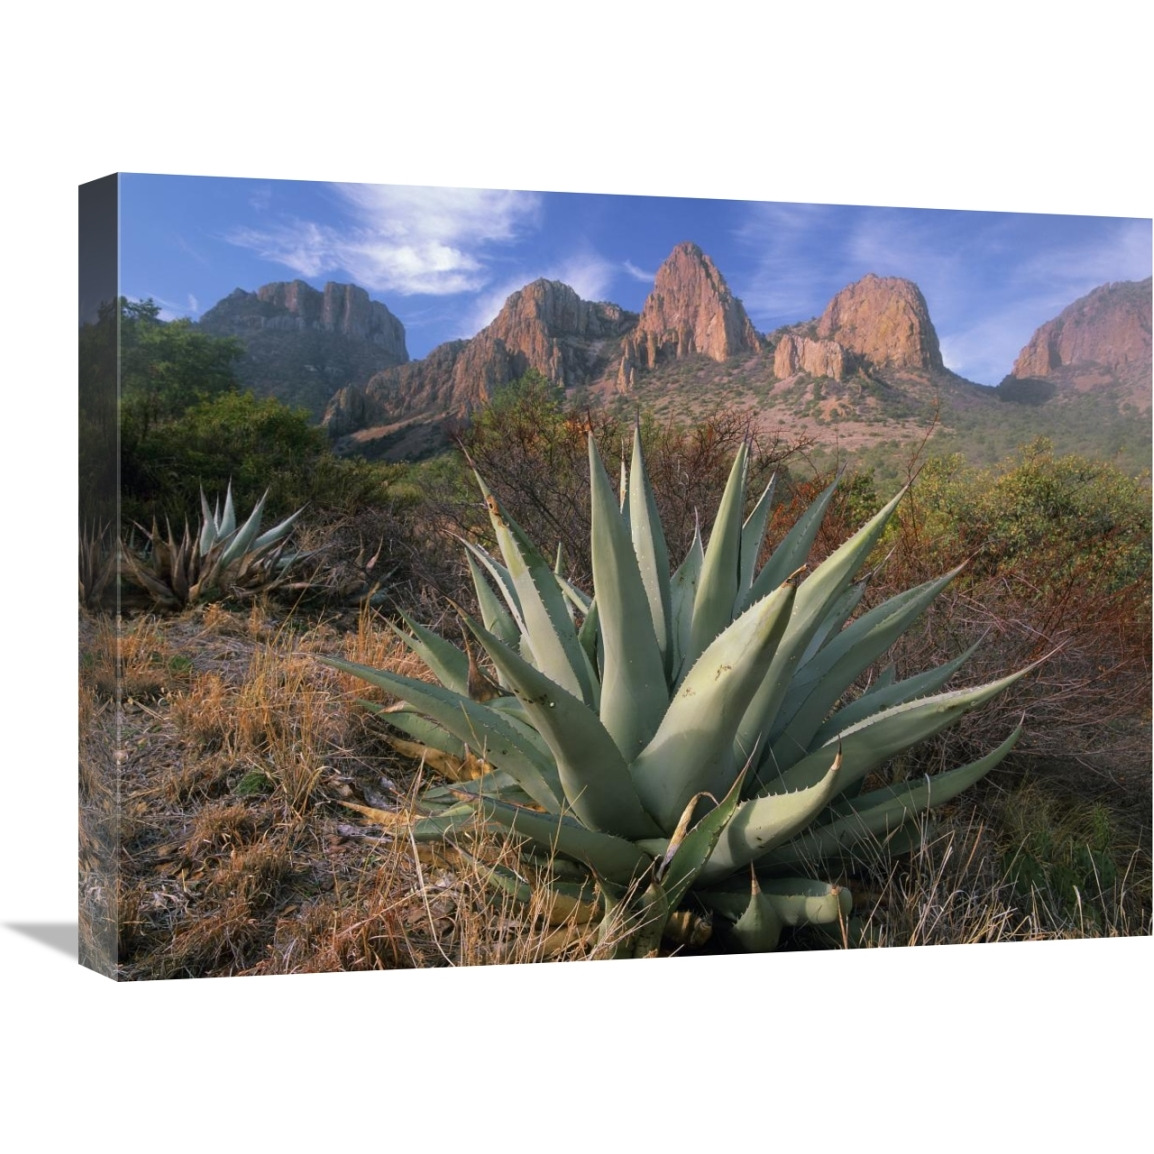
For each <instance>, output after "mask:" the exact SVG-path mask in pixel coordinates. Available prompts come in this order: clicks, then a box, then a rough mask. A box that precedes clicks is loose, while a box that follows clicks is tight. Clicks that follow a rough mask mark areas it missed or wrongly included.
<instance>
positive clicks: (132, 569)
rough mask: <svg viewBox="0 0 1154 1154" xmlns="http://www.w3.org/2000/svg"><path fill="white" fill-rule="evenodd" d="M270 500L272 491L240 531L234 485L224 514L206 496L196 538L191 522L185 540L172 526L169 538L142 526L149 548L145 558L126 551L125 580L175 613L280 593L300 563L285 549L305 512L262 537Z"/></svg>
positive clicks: (167, 531) (202, 499) (167, 532)
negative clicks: (218, 600) (216, 601)
mask: <svg viewBox="0 0 1154 1154" xmlns="http://www.w3.org/2000/svg"><path fill="white" fill-rule="evenodd" d="M267 498H268V492H267V491H266V492H265V494H264V496H263V497H261V499H260V500H259V501H258V502H257V503H256V505H255V506H254V508H253V510H252V512H251V513H250V514H249V515H248V518H247V519H246V520H245V521H244V522H243V524H240V525H238V524H237V517H236V509H235V507H234V505H233V500H232V486H231V485H229V487H228V492H227V494H226V495H225V499H224V507H223V509H222V508H221V504H220V501H219V499H218V500H217V501H216V503H215V505H214V506H213V508H211V509H210V508H209V505H208V500H207V499H206V497H205V495H204V492H203V490H202V491H201V494H200V507H201V519H200V529H199V531H198V532H197V534H196V536H195V537H194V536H193V535H192V534H191V533H190V532H189V528H188V522H187V521H185V523H184V533H183V534H182V536H181V537H180V539H179V540H178V539H177V538H176V536H175V535H174V533H173V531H172V527H171V525H169V524H168V523H167V522H166V524H165V533H164V534H161V532H160V530H159V529H158V528H157V524H156V521H155V520H154V521H153V523H152V530H151V532H150V531H148V530H146V529H143V528H142V527H140V526H138V528H140V529H141V532H143V533H144V535H145V538H146V540H147V546H146V548H145V549H144V550H143V551H142V552H137V551H136V550H133V549H126V550H124V553H123V559H124V569H125V575H126V576H128V577H130V578H131V579H132V580H134V581H135V582H136V583H137V584H138V585H140V587H141V588H142V589H144V590H145V591H146V592H147V593H148V594H149V595H150V596H151V597H152V599H153V600H154V601H155V602H156V603H157V604H158V605H160V606H163V607H164V608H169V609H183V608H185V607H186V606H188V605H194V604H196V603H197V602H198V601H205V600H208V599H209V598H210V597H220V596H225V595H227V596H232V597H243V596H253V595H256V594H259V593H264V592H268V591H270V590H272V589H274V588H276V587H277V586H278V585H280V584H282V583H283V582H284V581H285V580H286V576H287V573H288V569H289V566H290V565H291V563H292V562H293V560H294V558H293V557H290V556H286V554H285V549H286V547H287V544H288V533H289V530H290V529H291V528H292V526H293V524H294V522H295V521H296V519H297V518H298V517H299V516H300V515H301V513H302V512H303V510H302V509H298V510H297V511H296V512H295V513H293V514H292V516H291V517H286V518H285V519H284V520H283V521H281V522H280V523H279V524H278V525H274V526H273V528H271V529H269V530H267V531H266V532H264V533H261V531H260V525H261V516H262V514H263V512H264V505H265V501H266V500H267Z"/></svg>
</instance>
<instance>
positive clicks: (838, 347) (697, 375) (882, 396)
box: [202, 241, 1150, 459]
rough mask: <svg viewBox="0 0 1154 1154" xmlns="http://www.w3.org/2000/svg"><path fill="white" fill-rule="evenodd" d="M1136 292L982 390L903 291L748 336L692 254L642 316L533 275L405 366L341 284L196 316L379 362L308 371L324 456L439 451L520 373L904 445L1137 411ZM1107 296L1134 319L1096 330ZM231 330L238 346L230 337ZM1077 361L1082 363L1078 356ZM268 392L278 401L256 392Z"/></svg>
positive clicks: (1036, 344) (604, 394)
mask: <svg viewBox="0 0 1154 1154" xmlns="http://www.w3.org/2000/svg"><path fill="white" fill-rule="evenodd" d="M1149 286H1150V281H1149V279H1148V280H1147V281H1145V282H1138V283H1136V282H1120V283H1119V284H1117V285H1112V286H1111V285H1107V286H1101V287H1100V288H1099V289H1095V290H1094V291H1093V292H1092V293H1090V294H1087V296H1086V297H1085V298H1080V299H1079V301H1076V302H1074V304H1073V305H1071V306H1069V307H1068V308H1067V309H1066V310H1064V312H1063V313H1062V314H1061V315H1060V316H1059V317H1056V318H1054V320H1052V321H1050V322H1047V324H1046V325H1043V326H1041V327H1040V328H1039V330H1038V331H1037V332H1036V333H1035V334H1034V337H1033V338H1031V342H1030V343H1029V344H1027V346H1026V347H1025V348H1024V349H1023V351H1022V353H1021V354H1020V356H1019V358H1018V361H1017V362H1016V363H1015V369H1014V372H1012V373H1011V374H1010V375H1009V376H1007V377H1006V378H1005V380H1004V381H1003V382H1002V384H1001V385H1000V386H999V387H998V388H995V389H991V388H987V387H985V386H981V385H977V384H975V383H974V382H971V381H966V380H965V379H964V378H961V377H959V376H957V374H955V373H953V372H951V371H950V370H949V369H947V368H946V367H945V365H944V363H943V360H942V356H941V347H940V342H939V339H938V336H937V332H936V330H935V329H934V326H933V322H932V320H931V318H930V314H929V308H928V305H927V303H926V301H925V298H924V296H923V295H922V293H921V290H920V289H919V287H918V286H917V285H916V284H915V283H914V282H913V281H910V280H907V279H905V278H901V277H882V276H877V275H875V274H874V273H868V274H866V275H865V276H864V277H862V278H861V279H860V280H858V281H855V282H853V283H852V284H850V285H847V286H846V287H845V288H843V289H841V290H840V291H839V292H838V293H836V294H835V295H834V296H833V297H832V298H831V300H830V301H829V303H828V304H827V306H826V308H825V309H824V310H823V312H822V313H821V314H820V316H818V317H815V318H813V319H812V320H810V321H805V322H799V323H796V324H792V325H787V326H784V327H783V328H781V329H778V330H775V331H773V332H770V333H767V334H761V333H758V332H757V331H756V329H755V327H754V326H753V324H752V322H751V321H750V319H749V316H748V314H747V313H746V312H745V308H744V306H743V304H742V302H741V301H740V300H739V299H738V298H737V297H735V296H734V295H733V293H732V292H731V291H730V289H729V286H728V284H727V283H726V281H725V278H724V276H723V275H722V273H721V272H720V270H719V269H718V268H717V267H716V265H715V264H714V263H713V261H712V259H711V258H710V257H709V256H708V255H707V254H706V253H704V252H703V251H702V249H701V248H700V247H699V246H698V245H696V244H695V243H693V242H692V241H684V242H682V243H680V244H678V245H677V246H675V248H674V249H673V251H672V252H671V253H670V256H669V257H668V258H667V259H666V260H665V261H664V262H663V263H662V265H661V266H660V267H659V269H658V271H657V274H656V276H655V279H654V286H653V289H652V291H651V292H650V293H649V294H648V296H647V297H646V300H645V303H644V306H643V308H642V311H641V312H640V313H634V312H630V311H628V310H626V309H623V308H621V307H620V306H618V305H615V304H612V303H610V302H591V301H586V300H583V299H582V298H581V297H580V296H579V295H578V294H577V293H576V291H575V290H574V289H572V288H571V287H570V286H568V285H566V284H564V283H563V282H561V281H554V280H547V279H544V278H541V279H538V280H536V281H533V282H531V283H530V284H528V285H525V286H524V287H523V288H521V289H518V290H517V291H516V292H514V293H512V294H510V296H509V297H508V298H507V299H506V301H505V303H504V305H503V306H502V308H501V310H500V311H499V312H498V314H497V316H496V317H495V318H494V319H493V320H492V321H491V322H490V323H489V324H488V325H486V326H485V327H484V328H483V329H482V330H481V331H480V332H478V333H477V334H476V335H475V336H473V337H472V338H469V339H466V340H457V341H450V342H446V343H444V344H442V345H439V346H437V347H436V348H434V349H433V350H432V351H431V352H430V353H429V354H428V355H427V356H426V357H423V358H421V359H418V360H409V359H408V355H407V351H406V350H405V346H404V326H403V325H402V324H401V322H400V321H399V320H397V318H395V317H393V316H392V314H391V313H389V312H388V309H387V308H386V307H385V306H384V305H382V304H380V303H379V302H370V301H369V299H368V296H367V294H366V293H365V292H364V290H363V289H360V288H358V287H357V286H341V285H334V284H331V283H330V284H329V285H328V286H326V290H325V292H324V293H321V292H319V290H315V289H312V288H310V287H309V286H308V285H307V284H305V283H304V282H301V281H296V282H287V283H286V282H275V283H274V284H271V285H266V286H262V288H261V289H259V290H257V292H256V293H245V292H244V291H243V290H239V289H238V290H237V291H236V292H235V293H233V294H231V295H230V296H229V297H228V298H225V301H223V302H221V303H220V304H218V305H217V306H215V307H214V309H212V310H210V311H209V313H207V314H205V319H207V320H208V321H209V322H210V325H208V326H205V327H210V329H211V325H212V323H213V322H214V320H215V321H217V327H218V328H221V327H228V326H227V325H225V326H222V325H220V323H219V316H220V313H221V312H223V313H224V314H225V318H226V320H227V321H228V322H229V325H231V329H230V331H229V334H228V335H240V336H241V338H242V340H248V339H251V338H252V336H253V334H256V335H257V336H262V337H264V338H265V340H266V342H267V341H268V339H269V338H270V334H271V335H272V337H273V339H274V341H275V339H276V337H277V335H278V334H279V335H282V336H283V335H284V334H288V335H289V336H292V334H294V333H295V334H297V335H301V334H304V335H305V336H306V337H307V336H311V338H312V339H314V340H315V339H317V338H324V339H327V340H331V341H340V340H344V341H346V342H347V341H349V340H355V341H359V342H361V346H362V347H374V348H376V349H378V350H380V352H379V354H378V355H384V356H386V357H388V358H391V363H387V364H385V365H383V366H381V367H379V368H376V369H375V370H374V371H371V372H369V371H367V369H368V368H371V367H372V366H367V365H366V364H365V362H364V361H363V360H362V361H360V362H359V365H358V366H356V367H359V369H360V374H359V376H358V375H357V374H356V373H354V372H352V371H351V369H352V368H353V367H354V366H351V365H350V364H349V362H348V360H347V358H346V360H345V361H343V362H342V361H340V358H339V357H337V356H335V354H330V357H329V362H327V363H326V364H325V365H324V366H323V367H322V370H321V371H319V372H318V370H317V366H316V365H315V364H314V365H312V366H311V374H312V378H313V380H314V382H315V383H316V384H317V385H319V386H321V387H319V388H315V389H314V390H313V392H312V394H311V395H312V398H313V400H312V404H311V406H310V412H311V413H312V414H313V416H314V417H315V418H320V420H321V422H322V423H323V424H324V425H325V426H326V427H327V429H328V431H329V433H330V436H331V437H332V438H333V440H334V444H335V447H336V448H337V450H338V451H339V452H347V453H358V454H363V455H366V456H384V457H387V458H390V459H403V458H405V457H408V456H414V455H418V456H419V455H422V454H424V453H427V452H430V451H434V450H435V449H436V448H438V447H439V446H441V445H443V444H444V443H445V434H444V430H443V426H444V424H445V422H446V421H448V420H450V419H459V418H461V417H463V416H467V414H468V413H469V412H471V411H473V410H474V409H476V408H477V407H478V406H480V405H483V404H485V403H486V402H487V401H488V400H489V399H490V398H491V397H492V395H493V393H494V392H495V391H496V390H498V389H500V388H501V387H503V386H504V385H506V384H508V383H509V382H511V381H513V380H516V379H518V378H519V377H521V376H523V375H524V374H525V373H526V372H527V371H529V370H531V369H532V370H536V371H537V372H540V373H541V374H542V375H543V376H544V377H545V378H546V379H547V380H549V381H551V382H552V383H554V384H555V385H557V386H558V387H560V388H562V389H564V390H566V391H567V392H568V393H569V394H570V395H573V394H574V393H575V392H577V391H582V393H583V394H585V395H587V396H588V398H589V400H590V401H591V402H595V403H604V404H638V403H642V402H644V403H646V404H649V405H651V406H652V407H654V408H655V409H657V410H659V411H664V412H667V413H669V414H670V415H673V414H677V415H680V416H683V417H700V416H702V415H707V414H708V412H709V411H711V410H714V411H715V410H716V407H717V406H718V405H721V404H725V405H730V406H732V405H737V406H738V407H744V408H745V409H747V410H748V411H749V412H750V413H751V415H752V416H754V417H755V418H756V419H757V420H759V421H760V422H761V423H763V424H770V423H772V422H773V421H774V420H779V419H783V418H785V419H788V420H789V422H790V423H791V425H793V426H795V427H797V428H799V429H800V430H802V431H805V432H809V433H813V434H815V435H818V436H826V435H828V434H830V432H831V430H832V431H833V433H834V435H835V436H836V438H837V439H838V441H839V443H843V444H847V445H852V444H854V443H859V444H865V445H868V444H872V443H876V442H879V441H882V440H885V439H887V438H888V439H893V438H895V437H896V438H897V439H898V440H902V439H911V438H913V437H915V436H917V435H920V433H923V434H924V430H925V428H926V425H927V422H932V421H942V420H945V421H946V422H947V423H948V421H949V420H950V419H951V414H956V413H958V412H961V411H967V410H974V411H977V410H985V411H987V412H988V413H989V414H990V415H991V419H992V420H994V419H996V416H995V415H994V414H995V409H996V406H997V405H999V404H1004V403H1012V404H1014V405H1015V406H1016V407H1017V408H1020V407H1021V405H1022V404H1025V405H1027V406H1035V407H1036V406H1038V405H1043V404H1046V403H1048V402H1049V401H1050V400H1051V399H1052V398H1054V397H1058V398H1059V399H1061V398H1062V397H1067V396H1069V395H1072V394H1073V393H1079V392H1080V393H1082V394H1084V393H1086V392H1087V391H1093V390H1097V391H1098V392H1100V393H1101V394H1102V396H1103V397H1109V398H1110V399H1111V401H1112V402H1117V403H1118V404H1119V405H1122V404H1126V403H1130V404H1137V405H1138V406H1139V407H1141V405H1142V403H1143V401H1144V404H1145V408H1146V410H1147V411H1148V410H1149V403H1150V343H1149V326H1150V322H1149V313H1150V304H1149V302H1150V290H1149ZM1106 290H1111V291H1110V292H1106ZM1143 294H1144V297H1143ZM1114 298H1118V299H1119V300H1122V301H1123V303H1124V304H1126V307H1128V308H1130V309H1131V312H1133V313H1134V315H1135V316H1136V317H1137V320H1133V319H1126V317H1123V319H1122V320H1120V321H1119V320H1117V319H1116V318H1115V320H1114V321H1111V320H1110V317H1111V316H1112V315H1113V314H1112V313H1111V305H1110V302H1111V300H1113V299H1114ZM230 302H231V303H230ZM1086 302H1089V304H1087V303H1086ZM222 305H226V306H227V307H226V308H224V309H222ZM369 305H371V306H373V308H368V306H369ZM1076 306H1077V307H1076ZM1143 308H1144V310H1145V311H1144V313H1143ZM373 309H379V310H381V312H380V313H374V311H373ZM277 310H280V311H277ZM374 316H376V317H377V318H378V324H377V329H376V330H375V331H377V332H380V333H382V334H384V335H383V336H382V338H381V339H377V340H375V341H374V340H372V339H369V340H366V336H367V335H369V334H370V333H371V332H372V331H374V330H371V329H370V328H369V327H368V326H369V321H370V320H371V318H373V317H374ZM1126 316H1127V317H1128V316H1129V314H1126ZM1086 317H1089V318H1090V319H1089V320H1088V321H1087V320H1086ZM1143 317H1144V318H1145V320H1144V321H1143V319H1142V318H1143ZM346 318H348V319H347V320H346ZM386 318H387V321H386ZM202 323H203V322H202ZM342 324H343V325H345V329H344V330H342V329H341V325H342ZM1143 324H1144V325H1145V328H1144V329H1143V327H1142V326H1143ZM246 326H247V332H246V331H241V332H238V331H237V330H238V329H242V330H244V329H245V327H246ZM1120 332H1121V333H1124V334H1128V335H1127V336H1126V340H1125V341H1124V342H1122V343H1123V344H1124V345H1125V349H1124V351H1123V354H1121V355H1120V357H1114V359H1113V360H1111V358H1110V357H1108V356H1105V354H1104V353H1103V352H1102V348H1103V347H1104V342H1105V345H1109V344H1110V340H1113V342H1114V345H1118V344H1119V341H1120V338H1119V336H1118V334H1119V333H1120ZM1143 332H1144V333H1145V345H1144V346H1143V345H1142V333H1143ZM1135 333H1137V337H1135V336H1134V334H1135ZM1095 341H1097V344H1095V343H1094V342H1095ZM1087 350H1090V351H1089V352H1088V351H1087ZM1091 353H1093V358H1097V359H1093V358H1091V359H1090V360H1087V359H1086V358H1087V357H1089V356H1090V354H1091ZM1043 355H1045V356H1046V357H1047V358H1048V359H1047V360H1045V362H1044V363H1043V361H1042V360H1041V359H1040V358H1041V357H1042V356H1043ZM262 356H263V357H264V361H265V362H266V363H265V365H264V367H265V368H266V370H268V369H271V368H275V365H276V364H277V363H280V362H277V360H276V358H275V357H270V356H269V355H268V354H267V353H262V352H261V350H260V349H258V350H257V354H256V355H254V353H253V352H252V350H251V349H250V353H249V358H248V359H249V360H250V361H252V360H255V361H257V362H260V361H261V357H262ZM284 359H285V357H281V361H282V362H283V360H284ZM334 365H335V371H336V374H338V375H339V373H340V372H341V371H344V370H349V371H347V373H346V377H345V379H344V380H338V381H336V385H337V387H335V388H333V389H331V390H330V392H329V394H328V395H327V396H326V397H325V399H324V403H323V405H322V404H319V403H318V402H317V399H316V398H317V397H318V396H319V394H320V392H321V391H322V388H323V386H324V385H325V384H327V383H332V382H333V378H334V371H333V370H334ZM1087 366H1089V368H1087ZM1123 369H1124V371H1123ZM1043 370H1044V372H1043ZM1119 373H1121V377H1120V376H1119ZM1019 374H1026V375H1019ZM1123 378H1124V379H1123ZM267 391H269V392H272V393H274V394H276V392H277V390H276V389H275V388H274V387H273V386H272V385H269V386H268V388H267ZM1095 395H1097V394H1096V393H1095ZM283 399H290V398H287V397H285V398H283ZM1003 411H1008V410H1003ZM919 431H920V432H919Z"/></svg>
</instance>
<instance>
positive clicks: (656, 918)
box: [631, 881, 673, 958]
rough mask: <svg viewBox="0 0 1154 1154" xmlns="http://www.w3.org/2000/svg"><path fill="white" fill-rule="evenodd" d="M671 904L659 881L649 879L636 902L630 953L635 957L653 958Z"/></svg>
mask: <svg viewBox="0 0 1154 1154" xmlns="http://www.w3.org/2000/svg"><path fill="white" fill-rule="evenodd" d="M672 912H673V906H672V904H671V903H670V901H669V898H668V896H667V895H666V893H665V887H664V886H663V885H661V883H660V882H657V881H651V882H650V883H649V885H648V886H646V888H645V891H644V892H643V893H642V894H641V897H640V898H639V899H638V901H637V903H636V910H635V915H634V917H635V924H636V927H637V928H636V929H635V930H634V931H633V941H632V950H631V952H632V954H633V957H635V958H655V957H656V956H657V952H658V950H659V949H660V947H661V938H662V935H663V934H664V933H665V927H666V925H667V924H668V923H669V915H670V914H671V913H672Z"/></svg>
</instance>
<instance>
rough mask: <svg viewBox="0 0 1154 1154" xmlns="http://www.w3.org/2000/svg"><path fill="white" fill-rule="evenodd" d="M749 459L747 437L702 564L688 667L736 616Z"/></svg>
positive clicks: (727, 486) (734, 463) (731, 475)
mask: <svg viewBox="0 0 1154 1154" xmlns="http://www.w3.org/2000/svg"><path fill="white" fill-rule="evenodd" d="M748 462H749V445H748V444H747V443H746V442H744V441H743V442H742V444H741V447H740V448H739V449H738V451H737V455H736V456H735V457H734V459H733V466H732V468H731V469H730V470H729V478H728V480H727V481H726V483H725V492H724V493H722V496H721V504H720V505H719V506H718V509H717V518H716V520H715V521H714V522H713V530H712V532H711V533H710V534H709V547H708V548H707V549H706V550H705V560H704V561H703V562H702V566H701V578H700V581H699V583H698V586H697V597H696V598H695V599H694V602H693V622H692V624H691V626H690V632H689V651H688V653H687V655H686V657H687V667H691V666H692V664H693V662H695V661H696V660H697V658H698V657H699V656H700V655H701V654H702V653H704V652H705V649H706V647H707V646H708V645H709V643H710V642H711V641H712V640H713V639H714V638H715V637H716V636H717V635H718V634H719V633H720V632H721V631H722V630H723V629H724V628H725V627H726V626H727V625H728V624H729V623H730V621H732V620H733V606H734V604H735V602H736V601H737V579H738V574H739V572H740V567H741V510H742V506H743V505H744V503H745V477H746V471H747V466H748Z"/></svg>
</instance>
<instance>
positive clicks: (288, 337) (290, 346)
mask: <svg viewBox="0 0 1154 1154" xmlns="http://www.w3.org/2000/svg"><path fill="white" fill-rule="evenodd" d="M200 327H201V328H202V329H204V330H205V331H206V332H208V333H211V334H212V335H213V336H229V337H239V338H240V340H241V341H242V342H243V343H244V346H245V356H244V358H243V360H242V361H241V362H240V365H239V366H238V372H239V375H240V378H241V380H242V381H243V382H244V383H245V384H246V385H247V386H248V387H249V388H251V389H252V390H253V392H255V393H257V394H258V395H263V396H276V397H278V398H280V399H281V400H282V401H285V402H286V403H288V404H292V405H300V406H302V407H303V408H305V409H307V410H308V411H309V412H310V413H312V414H313V416H314V417H316V418H318V419H319V417H320V415H321V414H322V413H323V412H324V409H325V405H326V403H327V402H328V399H329V397H331V396H332V394H333V392H334V391H335V390H337V389H339V388H341V387H343V386H346V385H350V384H352V385H361V384H364V383H365V382H367V381H368V380H369V379H370V378H371V377H372V376H373V374H374V373H377V372H379V371H380V370H381V369H383V368H386V367H388V366H391V365H399V364H404V363H406V362H407V361H408V359H409V354H408V351H407V349H406V348H405V328H404V325H402V324H401V322H400V321H399V320H398V319H397V318H396V317H395V316H393V314H392V313H391V312H389V310H388V309H387V308H386V307H385V306H384V305H383V304H381V303H380V302H379V301H374V300H371V299H370V298H369V294H368V293H367V292H365V290H364V289H362V288H359V287H358V286H357V285H348V284H334V283H329V284H327V285H325V288H324V291H323V292H322V291H319V290H317V289H314V288H313V287H312V286H311V285H308V284H306V283H305V282H304V281H301V280H296V281H289V282H276V283H273V284H267V285H264V286H262V287H261V288H259V289H257V291H256V292H245V290H244V289H237V290H236V291H235V292H233V293H230V294H229V295H228V296H227V297H225V298H224V300H222V301H220V302H218V303H217V304H216V305H214V306H213V308H211V309H209V310H208V312H206V313H205V314H204V316H202V317H201V319H200Z"/></svg>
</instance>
